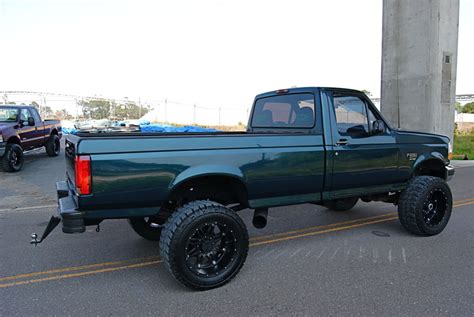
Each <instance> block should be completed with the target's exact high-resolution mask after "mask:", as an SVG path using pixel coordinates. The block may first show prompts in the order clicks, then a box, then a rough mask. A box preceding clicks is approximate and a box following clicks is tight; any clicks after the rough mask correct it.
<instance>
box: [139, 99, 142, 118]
mask: <svg viewBox="0 0 474 317" xmlns="http://www.w3.org/2000/svg"><path fill="white" fill-rule="evenodd" d="M141 117H142V104H141V102H140V97H138V119H140V118H141Z"/></svg>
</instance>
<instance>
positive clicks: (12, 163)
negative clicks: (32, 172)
mask: <svg viewBox="0 0 474 317" xmlns="http://www.w3.org/2000/svg"><path fill="white" fill-rule="evenodd" d="M2 166H3V169H4V170H5V172H9V173H13V172H18V171H19V170H21V168H22V167H23V149H22V148H21V146H19V145H18V144H8V145H7V148H6V150H5V154H4V155H3V157H2Z"/></svg>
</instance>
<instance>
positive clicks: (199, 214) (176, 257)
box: [160, 200, 249, 290]
mask: <svg viewBox="0 0 474 317" xmlns="http://www.w3.org/2000/svg"><path fill="white" fill-rule="evenodd" d="M208 223H213V224H216V223H217V224H219V225H220V226H224V227H226V230H230V232H232V235H233V242H232V243H233V246H234V247H233V248H232V249H231V250H230V251H229V252H231V257H232V258H231V259H230V261H229V264H228V265H227V266H226V267H225V268H224V269H223V272H221V273H216V275H212V276H207V275H206V276H202V275H199V274H198V273H195V272H193V271H192V268H191V267H189V264H188V263H187V262H186V261H187V259H188V258H187V257H186V252H187V246H188V245H189V241H191V239H190V238H192V237H193V234H195V233H196V232H198V230H199V229H198V228H201V226H205V225H207V224H208ZM248 248H249V237H248V232H247V228H246V227H245V224H244V222H243V221H242V219H241V218H240V217H239V216H238V215H237V214H236V213H235V212H234V211H233V210H231V209H229V208H226V207H225V206H223V205H221V204H218V203H216V202H212V201H208V200H197V201H193V202H190V203H188V204H186V205H184V206H183V207H180V208H179V209H178V210H176V211H175V212H174V213H173V214H172V215H171V216H170V217H169V218H168V220H167V222H166V224H165V226H164V228H163V230H162V232H161V239H160V255H161V259H162V260H163V262H164V263H165V265H166V267H167V268H168V270H169V271H170V272H171V274H172V275H173V277H174V278H175V279H176V280H178V281H179V282H181V283H182V284H183V285H185V286H186V287H189V288H191V289H195V290H207V289H211V288H215V287H219V286H222V285H224V284H226V283H227V282H229V281H230V280H231V279H232V278H233V277H235V276H236V275H237V273H238V272H239V271H240V269H241V268H242V266H243V265H244V262H245V260H246V258H247V253H248ZM223 250H224V251H225V249H223ZM197 267H198V268H199V265H198V266H197Z"/></svg>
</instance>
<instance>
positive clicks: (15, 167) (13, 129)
mask: <svg viewBox="0 0 474 317" xmlns="http://www.w3.org/2000/svg"><path fill="white" fill-rule="evenodd" d="M61 135H62V130H61V122H60V121H57V120H44V121H43V120H42V119H41V116H40V114H39V113H38V110H37V109H36V108H35V107H31V106H15V105H5V106H0V158H1V161H2V167H3V169H4V170H5V171H6V172H18V171H19V170H21V168H22V167H23V154H24V153H25V152H26V151H30V150H34V149H37V148H41V147H43V146H44V147H45V148H46V153H47V154H48V155H49V156H58V155H59V151H60V147H61V145H60V142H59V140H60V138H61Z"/></svg>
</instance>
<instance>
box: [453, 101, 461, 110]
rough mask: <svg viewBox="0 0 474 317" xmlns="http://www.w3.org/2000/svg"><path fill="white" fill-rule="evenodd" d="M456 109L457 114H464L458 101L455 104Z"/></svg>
mask: <svg viewBox="0 0 474 317" xmlns="http://www.w3.org/2000/svg"><path fill="white" fill-rule="evenodd" d="M454 109H456V112H458V113H460V112H462V106H461V103H460V102H458V101H456V102H455V103H454Z"/></svg>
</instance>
